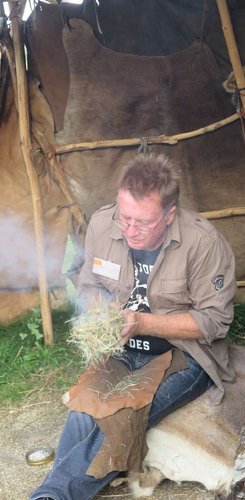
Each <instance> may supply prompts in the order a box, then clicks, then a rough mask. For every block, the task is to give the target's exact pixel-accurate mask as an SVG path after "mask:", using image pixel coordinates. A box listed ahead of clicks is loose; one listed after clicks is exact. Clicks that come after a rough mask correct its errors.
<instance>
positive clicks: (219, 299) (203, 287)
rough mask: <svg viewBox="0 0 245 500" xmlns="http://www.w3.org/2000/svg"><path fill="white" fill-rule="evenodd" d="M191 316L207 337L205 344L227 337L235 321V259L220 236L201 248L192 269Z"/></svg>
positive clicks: (190, 282)
mask: <svg viewBox="0 0 245 500" xmlns="http://www.w3.org/2000/svg"><path fill="white" fill-rule="evenodd" d="M189 287H190V296H191V300H192V308H191V309H190V314H191V315H192V316H193V318H194V319H195V320H196V322H197V323H198V326H199V328H200V330H201V331H202V333H203V334H204V339H203V340H200V342H201V343H202V342H203V343H207V344H211V343H212V341H213V340H214V339H218V338H222V337H225V336H226V334H227V332H228V330H229V326H230V324H231V322H232V320H233V315H234V306H233V299H234V295H235V293H236V290H237V286H236V279H235V259H234V255H233V252H232V250H231V248H230V246H229V244H228V242H227V241H226V240H225V239H224V238H223V236H222V235H220V234H219V233H217V235H216V238H213V239H212V240H210V239H208V240H206V242H204V244H203V245H202V248H201V247H200V248H199V251H198V252H197V254H196V256H195V259H193V262H192V264H191V266H190V271H189Z"/></svg>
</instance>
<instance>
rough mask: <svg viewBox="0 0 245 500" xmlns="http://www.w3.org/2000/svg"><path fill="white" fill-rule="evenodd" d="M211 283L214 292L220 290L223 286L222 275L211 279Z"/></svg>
mask: <svg viewBox="0 0 245 500" xmlns="http://www.w3.org/2000/svg"><path fill="white" fill-rule="evenodd" d="M212 283H213V284H214V286H215V290H221V288H223V286H224V275H223V274H218V276H215V278H214V279H212Z"/></svg>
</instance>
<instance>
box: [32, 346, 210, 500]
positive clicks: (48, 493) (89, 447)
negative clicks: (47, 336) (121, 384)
mask: <svg viewBox="0 0 245 500" xmlns="http://www.w3.org/2000/svg"><path fill="white" fill-rule="evenodd" d="M125 356H126V361H127V364H128V365H129V366H130V368H131V369H132V370H136V369H138V368H140V367H142V366H143V365H145V364H146V363H148V362H149V361H150V360H151V359H153V358H154V356H151V355H149V354H143V353H137V352H134V351H128V352H127V354H126V355H125ZM185 356H186V361H187V363H188V368H186V369H185V370H181V371H178V372H176V373H173V374H172V375H170V376H169V377H168V378H166V380H164V381H163V382H162V383H161V384H160V386H159V387H158V390H157V392H156V394H155V396H154V398H153V402H152V406H151V410H150V415H149V423H148V427H152V426H153V425H155V424H156V423H157V422H159V421H160V420H161V419H162V418H163V417H164V416H166V415H168V414H169V413H171V412H173V411H174V410H176V409H177V408H179V407H180V406H182V405H184V404H186V403H188V402H190V401H192V400H193V399H195V398H197V397H198V396H200V395H201V394H203V392H205V391H206V390H207V389H208V388H209V387H210V385H211V384H212V381H211V379H210V378H209V376H208V375H207V373H206V372H205V371H204V370H203V369H202V368H201V366H200V365H199V364H198V363H197V362H196V361H195V360H194V359H193V358H192V357H191V356H190V355H189V354H186V353H185ZM103 439H104V437H103V434H102V432H101V431H100V429H99V427H98V425H97V424H96V423H95V422H94V420H93V418H92V417H91V416H90V415H88V414H86V413H79V412H74V411H72V412H70V413H69V415H68V418H67V421H66V423H65V426H64V429H63V432H62V434H61V437H60V441H59V444H58V448H57V451H56V458H55V461H54V465H53V468H52V470H51V472H50V473H49V474H48V476H47V477H46V479H45V480H44V482H43V484H42V485H41V486H39V487H38V488H37V489H36V490H35V491H34V492H33V493H32V495H31V497H30V500H37V499H40V498H43V497H44V498H51V499H54V500H91V499H93V498H94V497H95V496H96V495H97V494H98V493H99V492H100V491H101V490H102V489H103V487H104V486H106V485H107V484H108V483H109V482H110V481H111V480H112V479H113V478H114V477H116V476H117V475H118V471H113V472H111V473H109V474H107V475H106V476H105V477H104V478H102V479H95V478H94V477H93V476H88V475H86V470H87V469H88V467H89V465H90V463H91V462H92V460H93V458H94V457H95V455H96V453H97V451H98V450H99V449H100V447H101V445H102V443H103Z"/></svg>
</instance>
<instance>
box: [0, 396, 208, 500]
mask: <svg viewBox="0 0 245 500" xmlns="http://www.w3.org/2000/svg"><path fill="white" fill-rule="evenodd" d="M42 396H44V395H42ZM66 415H67V409H66V408H65V407H64V406H63V405H62V404H61V402H60V397H59V399H57V398H56V399H55V398H54V397H53V395H49V396H48V397H46V398H45V397H42V399H41V400H40V397H39V398H38V401H34V402H31V403H30V402H28V403H26V404H22V405H21V406H19V407H18V406H16V407H12V408H11V409H1V410H0V429H1V430H0V449H1V456H0V500H27V499H28V498H29V494H30V493H31V491H32V490H33V489H35V488H36V486H37V485H38V484H40V483H41V482H42V480H43V478H44V477H45V475H46V474H47V472H48V470H49V468H50V466H47V465H46V466H44V465H42V466H30V465H27V463H26V460H25V455H26V452H27V451H28V450H30V449H32V448H35V447H37V446H46V445H51V446H53V447H54V448H55V447H56V445H57V441H58V438H59V435H60V431H61V429H62V426H63V423H64V421H65V418H66ZM120 498H127V499H128V500H131V499H133V497H132V496H131V494H130V492H129V490H128V488H127V486H124V485H122V486H119V487H117V488H110V487H108V488H106V489H105V490H103V491H102V492H101V494H100V495H98V496H96V500H99V499H110V500H119V499H120ZM148 498H149V497H148ZM151 498H152V499H153V500H163V499H164V500H187V499H188V500H214V494H213V493H211V492H207V491H206V490H205V489H204V488H203V487H202V486H201V485H199V484H191V483H182V484H181V485H177V484H175V483H173V482H171V481H164V482H163V483H162V484H161V485H159V486H158V488H157V489H156V490H155V492H154V495H153V496H152V497H151Z"/></svg>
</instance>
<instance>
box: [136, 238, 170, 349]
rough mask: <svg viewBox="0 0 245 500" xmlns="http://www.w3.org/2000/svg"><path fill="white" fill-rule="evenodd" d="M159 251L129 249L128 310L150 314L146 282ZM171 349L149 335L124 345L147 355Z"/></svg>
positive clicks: (138, 337)
mask: <svg viewBox="0 0 245 500" xmlns="http://www.w3.org/2000/svg"><path fill="white" fill-rule="evenodd" d="M160 250H161V247H160V248H157V249H156V250H154V251H153V252H147V251H145V250H133V249H131V255H132V259H133V265H134V287H133V289H132V291H131V294H130V297H129V299H128V303H127V308H128V309H132V310H133V311H140V312H151V311H150V307H149V302H148V298H147V282H148V278H149V276H150V273H151V271H152V269H153V267H154V264H155V261H156V259H157V256H158V254H159V252H160ZM171 347H172V346H171V344H170V343H169V342H168V341H167V340H165V339H161V338H159V337H153V336H151V335H147V336H146V335H144V336H140V335H137V336H136V337H133V338H131V339H130V340H129V341H128V343H127V344H126V348H127V349H133V350H136V351H143V352H145V353H149V354H162V353H163V352H166V351H168V350H169V349H171Z"/></svg>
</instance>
